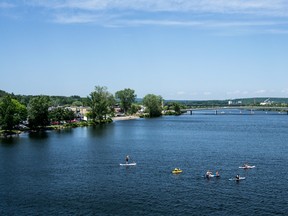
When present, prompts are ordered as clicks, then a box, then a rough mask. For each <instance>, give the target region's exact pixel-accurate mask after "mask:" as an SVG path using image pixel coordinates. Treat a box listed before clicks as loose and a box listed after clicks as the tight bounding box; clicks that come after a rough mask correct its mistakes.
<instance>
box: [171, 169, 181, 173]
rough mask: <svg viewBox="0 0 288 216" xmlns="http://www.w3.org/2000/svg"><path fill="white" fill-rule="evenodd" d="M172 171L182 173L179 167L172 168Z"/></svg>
mask: <svg viewBox="0 0 288 216" xmlns="http://www.w3.org/2000/svg"><path fill="white" fill-rule="evenodd" d="M172 173H173V174H179V173H182V170H181V169H179V168H175V169H174V170H172Z"/></svg>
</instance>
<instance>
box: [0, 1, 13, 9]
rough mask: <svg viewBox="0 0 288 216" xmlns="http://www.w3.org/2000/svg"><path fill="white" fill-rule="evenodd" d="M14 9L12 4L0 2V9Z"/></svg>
mask: <svg viewBox="0 0 288 216" xmlns="http://www.w3.org/2000/svg"><path fill="white" fill-rule="evenodd" d="M13 7H15V5H14V4H11V3H7V2H0V9H1V8H2V9H8V8H13Z"/></svg>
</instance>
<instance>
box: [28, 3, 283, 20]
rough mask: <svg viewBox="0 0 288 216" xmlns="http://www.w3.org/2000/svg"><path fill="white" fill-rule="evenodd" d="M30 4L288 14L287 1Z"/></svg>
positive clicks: (56, 6)
mask: <svg viewBox="0 0 288 216" xmlns="http://www.w3.org/2000/svg"><path fill="white" fill-rule="evenodd" d="M29 4H34V5H38V6H45V7H50V8H58V9H59V8H62V9H63V8H66V9H79V10H140V11H166V12H169V11H178V12H189V11H192V12H208V13H245V14H246V13H257V14H273V15H279V16H282V15H284V14H285V15H287V7H288V6H287V2H286V0H249V1H247V0H201V1H199V0H121V1H119V0H42V1H39V0H30V1H29Z"/></svg>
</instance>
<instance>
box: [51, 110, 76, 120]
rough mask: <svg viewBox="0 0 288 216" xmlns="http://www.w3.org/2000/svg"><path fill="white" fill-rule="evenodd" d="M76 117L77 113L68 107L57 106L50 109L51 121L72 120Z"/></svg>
mask: <svg viewBox="0 0 288 216" xmlns="http://www.w3.org/2000/svg"><path fill="white" fill-rule="evenodd" d="M74 118H75V113H74V112H73V111H72V110H71V109H68V108H64V107H57V108H54V109H52V110H50V111H49V119H50V120H51V121H56V122H60V121H71V120H73V119H74Z"/></svg>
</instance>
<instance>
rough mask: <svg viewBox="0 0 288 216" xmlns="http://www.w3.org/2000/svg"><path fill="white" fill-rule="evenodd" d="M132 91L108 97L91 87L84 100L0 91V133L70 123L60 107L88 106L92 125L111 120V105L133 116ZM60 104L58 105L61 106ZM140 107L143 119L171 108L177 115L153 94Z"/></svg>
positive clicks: (67, 113) (101, 89) (70, 114)
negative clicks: (1, 131)
mask: <svg viewBox="0 0 288 216" xmlns="http://www.w3.org/2000/svg"><path fill="white" fill-rule="evenodd" d="M136 97H137V95H136V94H135V91H134V90H133V89H130V88H125V89H123V90H120V91H117V92H116V93H115V95H113V94H111V93H110V92H109V91H108V89H107V87H105V86H95V89H94V91H92V92H91V93H90V94H89V95H88V96H87V97H86V98H81V97H79V96H71V97H69V98H68V97H58V96H45V95H39V96H23V95H14V94H8V93H6V92H4V91H1V90H0V127H1V129H2V130H8V131H9V130H14V129H18V127H19V125H21V124H22V123H25V125H26V126H27V127H28V128H29V129H32V130H37V129H41V128H44V127H46V126H48V125H50V124H51V122H61V121H68V122H69V121H72V120H73V119H75V117H76V116H75V112H73V111H72V110H71V109H69V108H67V107H65V106H63V104H64V103H65V104H66V105H67V104H69V105H72V106H88V107H90V109H91V110H90V112H89V113H88V114H87V117H89V119H90V121H91V122H92V123H94V124H101V123H105V122H109V121H111V117H113V116H114V114H115V111H114V108H115V105H118V106H119V107H120V109H121V110H122V112H123V113H124V114H129V115H131V114H135V113H137V112H138V111H139V110H140V109H141V105H140V104H139V103H136ZM61 105H62V106H61ZM142 105H143V106H144V107H145V113H144V115H145V116H147V117H158V116H161V115H162V111H163V109H166V110H167V109H169V108H171V106H172V107H173V106H174V108H175V110H176V111H177V112H178V113H179V114H180V106H179V105H177V104H176V105H175V103H174V105H173V104H168V106H166V108H165V107H163V98H162V97H161V96H158V95H154V94H147V95H146V96H145V97H144V98H143V100H142Z"/></svg>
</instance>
